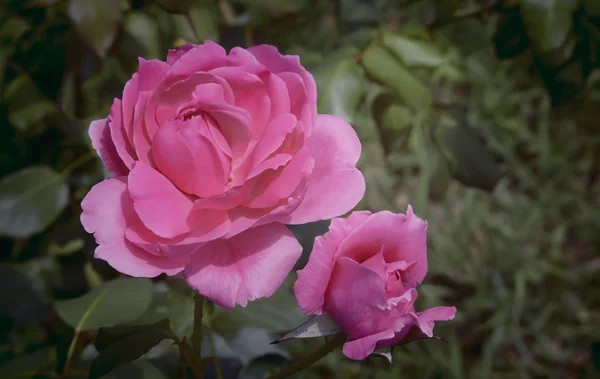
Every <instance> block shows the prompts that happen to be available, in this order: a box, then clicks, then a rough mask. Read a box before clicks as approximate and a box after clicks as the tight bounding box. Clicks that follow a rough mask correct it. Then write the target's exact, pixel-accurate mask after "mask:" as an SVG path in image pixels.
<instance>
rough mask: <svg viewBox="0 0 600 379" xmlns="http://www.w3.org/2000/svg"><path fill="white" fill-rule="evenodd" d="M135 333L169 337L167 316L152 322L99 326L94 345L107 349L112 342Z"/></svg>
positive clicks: (171, 334)
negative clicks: (108, 326)
mask: <svg viewBox="0 0 600 379" xmlns="http://www.w3.org/2000/svg"><path fill="white" fill-rule="evenodd" d="M137 334H155V335H157V336H162V337H163V338H171V337H172V336H173V332H172V331H171V326H170V323H169V319H168V318H164V319H162V320H160V321H157V322H155V323H152V324H146V325H128V326H115V327H112V328H100V329H99V330H98V334H97V335H96V340H95V341H94V345H95V346H96V349H98V351H104V350H107V349H109V348H110V347H111V346H112V345H113V344H115V343H117V342H119V341H122V340H124V339H126V338H129V337H131V336H135V335H137Z"/></svg>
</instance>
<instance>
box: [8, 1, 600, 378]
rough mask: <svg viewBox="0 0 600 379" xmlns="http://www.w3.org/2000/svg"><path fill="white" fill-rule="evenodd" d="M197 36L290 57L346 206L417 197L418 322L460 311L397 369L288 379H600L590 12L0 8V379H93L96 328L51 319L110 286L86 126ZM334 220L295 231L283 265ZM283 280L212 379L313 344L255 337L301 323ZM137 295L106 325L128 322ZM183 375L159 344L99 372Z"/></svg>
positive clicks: (329, 364)
mask: <svg viewBox="0 0 600 379" xmlns="http://www.w3.org/2000/svg"><path fill="white" fill-rule="evenodd" d="M204 40H215V41H218V42H219V43H221V44H222V45H224V46H225V47H226V48H231V47H234V46H251V45H254V44H259V43H269V44H273V45H276V46H277V47H278V48H279V49H280V50H281V51H283V52H285V53H288V54H297V55H300V57H301V60H302V62H303V64H304V65H305V66H306V67H307V68H308V69H309V70H310V71H311V72H312V73H313V75H314V76H315V78H316V80H317V84H318V90H319V104H318V106H319V111H320V113H332V114H337V115H339V116H341V117H344V118H345V119H346V120H347V121H348V122H350V123H351V124H352V125H353V127H354V128H355V129H356V131H357V133H358V134H359V136H360V138H361V140H362V143H363V153H362V158H361V161H360V167H361V169H362V170H363V172H364V174H365V176H366V178H367V194H366V196H365V199H364V201H363V202H362V203H361V204H360V205H359V207H358V208H360V209H370V210H373V211H377V210H383V209H389V210H393V211H400V212H404V211H405V210H406V207H407V205H408V204H409V203H410V204H412V206H413V207H414V209H415V212H416V213H417V214H418V215H420V216H421V217H423V218H426V219H427V220H428V222H429V236H428V237H429V264H430V273H429V275H428V277H427V279H426V281H425V284H423V285H422V286H421V288H420V292H419V300H418V306H417V309H423V308H426V307H429V306H434V305H442V304H443V305H456V307H457V308H458V315H457V317H456V319H455V320H454V321H452V322H447V323H440V324H439V326H437V327H436V332H437V334H438V335H439V336H441V337H442V338H443V339H444V340H445V342H444V341H421V342H416V343H413V344H410V345H407V346H403V347H399V348H397V349H395V350H394V354H393V364H392V365H390V364H389V362H388V361H387V360H386V359H385V358H382V357H371V358H368V359H367V360H365V361H363V362H352V361H349V360H347V359H345V358H344V357H343V356H342V355H341V354H339V353H338V354H331V355H330V356H328V357H327V358H325V359H323V360H322V361H320V362H319V363H318V364H316V365H315V366H313V367H312V368H311V369H310V370H308V371H305V372H303V373H301V374H299V375H298V376H297V377H298V378H361V379H362V378H424V379H429V378H431V379H433V378H454V379H460V378H477V379H491V378H561V379H562V378H567V379H570V378H598V377H600V371H599V370H600V327H599V325H600V254H599V252H600V126H599V121H600V81H599V79H600V71H599V70H598V69H597V68H598V67H600V1H598V0H546V1H539V0H480V1H475V0H471V1H467V0H465V1H461V0H412V1H411V0H404V1H403V0H219V1H217V0H212V1H210V0H2V2H1V5H0V236H1V237H0V259H1V263H0V377H2V378H12V377H21V378H34V377H39V378H50V377H87V369H88V367H89V365H90V362H91V360H92V359H94V357H95V355H96V354H97V348H98V346H95V345H94V338H95V334H96V332H95V330H93V328H92V330H83V329H84V328H78V327H77V326H75V329H76V330H77V332H76V333H75V332H74V329H73V326H74V325H72V323H70V322H69V320H68V319H65V318H64V317H62V318H61V317H59V315H58V314H57V312H56V310H55V306H54V304H55V303H54V302H55V301H62V300H66V299H72V298H75V297H79V296H82V295H84V294H87V293H89V292H90V291H92V295H89V296H92V297H93V293H94V292H93V291H94V288H99V287H98V286H102V283H103V282H105V281H107V280H112V279H114V278H116V277H118V273H117V272H115V271H114V270H112V269H111V268H110V267H109V266H107V265H106V264H104V262H102V261H96V260H94V259H93V250H94V248H95V243H94V240H93V237H91V236H90V235H88V234H86V233H85V232H84V230H83V228H82V227H81V225H80V223H79V215H80V212H81V209H80V201H81V199H82V198H83V196H84V195H85V194H86V192H87V191H88V190H89V189H90V188H91V186H92V185H94V184H95V183H97V182H98V181H100V180H102V179H103V178H104V177H105V175H106V174H107V173H106V172H105V171H104V169H103V168H102V165H101V163H100V162H99V160H98V159H97V157H96V155H95V154H94V153H93V152H92V151H91V146H90V142H89V139H88V136H87V127H88V125H89V122H90V120H93V119H96V118H103V117H105V116H106V115H107V113H108V110H109V107H110V104H111V102H112V99H113V98H114V97H121V93H122V92H121V91H122V88H123V86H124V84H125V82H126V81H127V80H128V79H129V77H130V75H131V74H132V73H133V72H134V71H135V70H136V69H137V58H138V56H141V57H145V58H158V59H164V58H165V56H166V52H167V50H168V49H170V48H173V47H175V46H180V45H181V44H184V43H200V42H202V41H204ZM327 225H328V223H327V222H321V223H315V224H311V225H306V226H302V227H295V228H294V229H293V230H294V232H295V233H296V234H297V235H298V237H299V239H300V240H301V241H302V244H303V246H304V247H305V254H304V256H303V259H302V260H301V261H300V262H299V263H298V268H300V267H302V265H303V264H304V263H305V262H306V259H307V254H308V253H309V252H310V249H311V247H312V241H313V239H314V237H315V235H320V234H322V233H324V232H325V230H326V229H327ZM294 275H295V274H293V273H292V274H291V275H290V278H288V279H289V280H288V281H287V282H286V284H285V285H284V286H283V287H282V288H281V290H280V291H279V292H278V293H277V294H276V295H275V296H274V297H273V298H271V299H268V300H259V301H256V302H254V303H252V304H250V305H249V306H248V307H247V308H245V309H244V308H237V309H236V310H234V311H232V312H222V311H221V310H218V309H217V310H216V311H215V313H214V315H213V317H211V319H210V320H209V321H208V322H207V331H206V333H204V337H205V339H206V344H207V347H206V348H205V349H203V350H204V351H205V352H206V354H207V355H211V354H212V352H215V353H216V354H217V355H218V356H219V357H220V360H219V361H220V365H219V366H217V365H215V364H212V365H211V366H210V367H208V371H207V377H210V378H213V377H214V378H216V377H219V375H220V376H221V377H223V378H234V377H236V375H239V377H240V378H264V377H265V376H266V375H267V374H268V373H269V372H271V371H273V370H277V368H278V367H281V366H283V365H286V364H288V362H289V361H290V360H292V359H293V358H294V357H296V356H301V355H304V354H306V352H308V351H310V349H313V348H315V347H316V346H318V345H319V344H321V343H322V340H320V339H317V340H304V341H292V342H285V343H282V344H279V345H269V344H268V342H270V341H271V340H272V339H273V338H274V337H278V336H279V335H280V334H281V332H284V331H286V330H288V329H291V328H293V327H295V326H297V325H298V324H299V323H301V322H303V321H304V320H305V316H304V315H303V314H302V312H301V311H300V310H299V309H298V308H297V306H296V305H295V300H294V297H293V295H292V293H291V290H290V288H291V284H292V283H293V280H294ZM103 288H107V287H103ZM136 288H137V287H135V288H132V289H130V290H127V291H125V290H121V291H120V292H121V293H119V294H118V296H120V297H118V299H117V300H115V302H114V303H111V304H113V306H112V308H110V307H109V308H108V310H106V309H105V310H104V312H106V313H107V314H108V315H113V316H114V315H115V314H121V313H124V312H127V309H128V308H127V307H126V306H125V305H123V304H126V303H127V304H130V303H131V302H132V299H133V298H137V299H139V298H140V297H142V295H141V294H140V293H137V292H136V291H142V289H139V288H137V289H136ZM144 291H146V290H144ZM147 291H150V292H148V296H150V297H148V299H149V300H148V302H147V303H146V304H145V307H144V309H142V313H143V314H141V316H139V317H138V318H137V319H136V322H139V323H149V322H155V321H157V320H160V319H161V318H164V317H170V318H171V324H172V327H173V329H174V330H175V331H176V333H177V334H179V335H180V336H183V335H185V334H186V333H189V331H190V327H191V315H192V309H193V304H192V300H191V297H190V294H189V293H188V292H187V291H188V290H187V289H186V287H185V286H184V285H183V284H182V283H181V282H180V281H178V280H177V279H176V278H164V277H161V278H157V279H156V280H153V281H152V285H151V286H150V287H148V289H147ZM113 292H114V291H113ZM108 293H110V292H108ZM115 296H117V295H115ZM144 296H146V295H144ZM111 301H112V300H111ZM119 301H120V302H121V303H119ZM119 304H121V305H119ZM80 329H81V330H80ZM74 337H75V342H73V341H74ZM68 351H69V352H68ZM67 356H71V358H69V359H70V360H71V363H70V364H71V366H72V370H70V372H69V374H68V375H63V374H60V373H62V372H63V367H64V365H65V361H66V360H67ZM217 368H219V369H220V370H217ZM177 375H178V357H177V352H176V351H175V349H174V348H173V347H172V346H171V345H170V344H169V343H161V344H159V345H157V346H156V347H155V348H153V349H152V350H150V351H149V352H148V353H147V354H145V355H144V357H143V359H141V360H137V361H135V362H133V363H129V364H127V365H125V366H122V367H120V368H118V369H117V370H115V371H113V372H111V373H110V374H108V375H107V376H106V377H107V378H108V377H112V378H120V377H123V378H129V379H134V378H157V379H158V378H165V377H166V378H171V377H177Z"/></svg>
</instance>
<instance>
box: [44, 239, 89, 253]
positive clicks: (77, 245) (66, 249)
mask: <svg viewBox="0 0 600 379" xmlns="http://www.w3.org/2000/svg"><path fill="white" fill-rule="evenodd" d="M83 244H84V241H83V239H82V238H75V239H72V240H70V241H69V242H67V243H66V244H64V245H59V244H57V243H53V244H51V245H50V246H49V247H48V255H50V256H51V257H65V256H68V255H71V254H74V253H76V252H78V251H79V250H81V249H82V248H83Z"/></svg>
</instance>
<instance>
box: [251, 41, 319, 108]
mask: <svg viewBox="0 0 600 379" xmlns="http://www.w3.org/2000/svg"><path fill="white" fill-rule="evenodd" d="M248 51H249V52H251V53H252V54H253V55H254V56H255V57H256V59H257V60H258V61H259V62H260V63H261V64H262V65H264V66H265V67H266V68H267V69H268V70H269V71H272V72H274V73H276V74H280V73H283V72H293V73H297V74H299V75H300V76H301V77H302V79H303V81H304V86H305V87H306V92H307V96H308V99H307V100H308V101H309V102H311V103H316V101H317V85H316V84H315V80H314V78H313V76H312V75H311V74H310V73H309V72H308V71H306V69H305V68H304V67H302V64H301V63H300V57H298V56H297V55H281V53H280V52H279V51H278V50H277V48H276V47H275V46H271V45H258V46H252V47H251V48H249V49H248Z"/></svg>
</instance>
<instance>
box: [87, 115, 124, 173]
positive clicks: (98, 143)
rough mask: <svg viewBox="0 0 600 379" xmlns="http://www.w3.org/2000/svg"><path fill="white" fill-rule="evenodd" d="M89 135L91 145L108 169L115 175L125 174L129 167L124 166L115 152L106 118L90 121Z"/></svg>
mask: <svg viewBox="0 0 600 379" xmlns="http://www.w3.org/2000/svg"><path fill="white" fill-rule="evenodd" d="M89 135H90V138H91V140H92V147H93V148H94V150H96V152H97V153H98V155H99V156H100V159H102V163H104V166H106V168H107V169H108V171H110V172H111V173H112V174H113V175H116V176H119V175H126V174H127V172H128V171H129V169H128V168H127V167H126V166H125V164H124V163H123V160H121V157H119V154H117V150H116V148H115V144H114V143H113V140H112V138H111V136H110V129H109V127H108V119H106V118H104V119H102V120H95V121H92V123H91V124H90V128H89Z"/></svg>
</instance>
